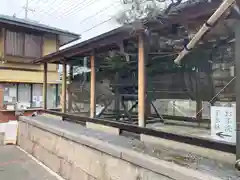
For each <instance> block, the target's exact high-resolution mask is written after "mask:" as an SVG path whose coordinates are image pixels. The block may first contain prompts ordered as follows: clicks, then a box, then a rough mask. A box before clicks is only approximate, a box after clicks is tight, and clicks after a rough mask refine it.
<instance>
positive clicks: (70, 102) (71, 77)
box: [68, 66, 73, 112]
mask: <svg viewBox="0 0 240 180" xmlns="http://www.w3.org/2000/svg"><path fill="white" fill-rule="evenodd" d="M72 80H73V66H70V68H69V79H68V81H69V83H68V84H69V85H68V112H71V111H72V101H73V99H72V91H71V88H70V87H71V84H72Z"/></svg>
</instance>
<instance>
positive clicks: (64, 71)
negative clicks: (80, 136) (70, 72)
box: [61, 61, 67, 113]
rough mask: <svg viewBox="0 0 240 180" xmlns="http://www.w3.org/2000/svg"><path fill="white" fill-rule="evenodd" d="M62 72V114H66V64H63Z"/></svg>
mask: <svg viewBox="0 0 240 180" xmlns="http://www.w3.org/2000/svg"><path fill="white" fill-rule="evenodd" d="M62 66H63V70H62V71H63V72H62V101H61V106H62V113H66V110H67V108H66V107H67V106H66V88H67V65H66V62H65V61H64V62H63V65H62Z"/></svg>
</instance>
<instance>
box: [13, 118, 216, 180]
mask: <svg viewBox="0 0 240 180" xmlns="http://www.w3.org/2000/svg"><path fill="white" fill-rule="evenodd" d="M18 145H19V146H20V147H21V148H22V149H24V150H25V151H27V152H28V153H30V154H32V155H33V156H34V157H36V158H37V159H38V160H40V161H41V162H43V163H44V164H45V165H46V166H48V167H49V168H50V169H52V170H53V171H54V172H56V173H58V174H59V175H61V176H62V177H63V178H64V179H67V180H159V179H161V180H200V179H202V180H208V179H211V180H218V178H215V177H212V176H211V177H209V176H208V175H205V174H203V173H200V172H198V171H195V170H192V169H188V168H185V167H182V166H178V165H176V164H174V163H171V162H166V161H163V160H160V159H157V158H154V157H151V156H149V155H145V154H141V153H138V152H136V151H133V150H129V149H125V148H123V147H121V146H116V145H113V144H110V143H107V142H104V141H102V140H98V139H95V138H93V137H89V136H84V135H80V134H75V133H73V132H70V131H67V130H66V129H59V127H53V126H48V125H47V124H43V123H41V122H38V121H35V120H33V119H30V118H29V117H21V120H20V122H19V130H18Z"/></svg>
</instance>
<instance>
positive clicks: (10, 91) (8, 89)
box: [3, 83, 17, 105]
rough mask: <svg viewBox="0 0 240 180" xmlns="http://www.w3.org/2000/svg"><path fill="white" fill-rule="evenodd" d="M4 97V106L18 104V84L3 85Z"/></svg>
mask: <svg viewBox="0 0 240 180" xmlns="http://www.w3.org/2000/svg"><path fill="white" fill-rule="evenodd" d="M3 87H4V95H3V104H5V105H9V104H16V102H17V84H8V83H6V84H3Z"/></svg>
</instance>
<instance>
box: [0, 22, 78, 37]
mask: <svg viewBox="0 0 240 180" xmlns="http://www.w3.org/2000/svg"><path fill="white" fill-rule="evenodd" d="M0 22H1V23H4V24H10V25H15V26H19V27H24V28H29V29H34V30H37V31H42V32H48V33H52V34H57V35H64V36H70V37H74V38H79V37H80V35H79V34H76V33H71V32H67V31H63V30H62V31H61V30H60V29H51V28H47V27H41V26H37V25H33V24H28V23H25V22H18V21H13V20H11V19H6V18H0Z"/></svg>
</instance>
